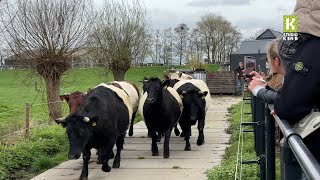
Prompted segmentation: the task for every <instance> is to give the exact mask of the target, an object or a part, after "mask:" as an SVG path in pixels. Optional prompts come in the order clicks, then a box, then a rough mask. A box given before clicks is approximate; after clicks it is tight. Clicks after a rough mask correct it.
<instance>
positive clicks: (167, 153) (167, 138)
mask: <svg viewBox="0 0 320 180" xmlns="http://www.w3.org/2000/svg"><path fill="white" fill-rule="evenodd" d="M172 129H173V127H170V128H169V129H168V130H167V131H166V132H165V135H164V136H165V138H164V143H163V158H165V159H167V158H169V157H170V148H169V141H170V136H171V132H172Z"/></svg>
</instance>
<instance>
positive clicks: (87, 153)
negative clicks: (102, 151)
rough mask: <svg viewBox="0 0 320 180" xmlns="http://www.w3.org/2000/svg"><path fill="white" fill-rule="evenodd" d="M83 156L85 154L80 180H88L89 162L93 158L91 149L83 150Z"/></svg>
mask: <svg viewBox="0 0 320 180" xmlns="http://www.w3.org/2000/svg"><path fill="white" fill-rule="evenodd" d="M82 154H83V166H82V171H81V175H80V177H79V179H80V180H87V179H88V174H89V170H88V163H89V160H90V157H91V152H90V148H85V150H83V152H82Z"/></svg>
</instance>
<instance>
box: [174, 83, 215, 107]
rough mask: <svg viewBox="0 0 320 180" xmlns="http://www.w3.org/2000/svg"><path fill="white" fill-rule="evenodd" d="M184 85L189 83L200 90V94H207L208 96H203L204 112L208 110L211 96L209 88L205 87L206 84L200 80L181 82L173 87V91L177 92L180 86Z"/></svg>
mask: <svg viewBox="0 0 320 180" xmlns="http://www.w3.org/2000/svg"><path fill="white" fill-rule="evenodd" d="M186 83H191V84H193V85H194V86H196V87H197V88H199V89H200V91H201V92H205V91H207V92H208V95H207V96H205V100H206V111H207V110H208V109H209V106H210V104H211V95H210V91H209V88H208V86H207V84H206V83H205V82H204V81H203V80H200V79H190V80H181V81H179V82H177V83H176V84H175V85H174V86H173V89H175V90H177V89H179V88H180V87H181V86H182V85H184V84H186Z"/></svg>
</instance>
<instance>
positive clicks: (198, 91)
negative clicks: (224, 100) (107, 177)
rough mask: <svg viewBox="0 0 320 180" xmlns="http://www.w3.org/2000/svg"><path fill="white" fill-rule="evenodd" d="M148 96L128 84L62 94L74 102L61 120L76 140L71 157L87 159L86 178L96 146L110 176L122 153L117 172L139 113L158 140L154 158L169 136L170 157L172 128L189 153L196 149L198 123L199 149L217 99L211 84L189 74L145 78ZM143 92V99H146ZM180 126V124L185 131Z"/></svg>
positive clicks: (154, 143)
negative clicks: (193, 144)
mask: <svg viewBox="0 0 320 180" xmlns="http://www.w3.org/2000/svg"><path fill="white" fill-rule="evenodd" d="M141 82H142V84H143V87H142V89H143V93H140V92H139V90H138V88H137V86H136V85H134V84H131V83H128V82H124V81H121V82H120V81H113V82H110V83H107V84H105V83H102V84H99V85H98V86H96V87H94V88H92V89H90V90H89V91H88V92H87V93H82V92H74V93H71V94H67V95H63V96H60V98H61V99H62V100H66V101H67V102H68V105H69V108H70V115H69V116H68V117H66V118H59V119H56V122H57V123H58V124H59V125H61V126H63V127H65V128H66V132H67V134H68V138H69V142H70V150H69V159H78V158H79V157H80V156H81V154H82V156H83V168H82V172H81V175H80V179H87V178H88V162H89V160H90V156H91V152H90V150H91V149H92V148H96V149H97V150H98V151H97V154H98V160H97V163H101V164H102V170H103V171H105V172H110V171H111V167H110V166H109V165H108V161H109V159H112V158H113V157H114V153H113V147H114V144H116V147H117V152H116V155H115V157H114V161H113V166H112V167H113V168H119V167H120V153H121V150H122V149H123V144H124V138H125V135H126V131H127V130H128V126H130V127H129V133H128V134H129V136H132V135H133V121H134V118H135V116H136V113H137V111H139V113H140V114H141V116H142V118H143V119H144V122H145V124H146V126H147V128H148V135H149V136H151V138H152V145H151V151H152V156H159V151H158V146H157V142H159V139H160V138H161V136H164V148H163V149H164V152H163V157H164V158H169V156H170V151H169V140H170V135H171V132H172V129H174V132H175V135H177V136H179V135H180V136H181V137H184V139H185V141H186V146H185V149H184V150H185V151H190V150H191V146H190V142H189V139H190V136H191V126H192V125H195V124H196V123H197V122H198V131H199V135H198V139H197V145H198V146H201V145H202V144H204V142H205V141H204V133H203V129H204V125H205V116H206V111H207V110H208V107H209V105H210V101H211V97H210V92H209V89H208V87H207V85H206V83H205V82H204V81H202V80H198V79H192V78H191V77H190V76H188V75H186V74H181V73H180V74H176V73H171V74H169V75H166V76H165V78H164V80H161V79H159V78H156V77H151V78H144V79H143V80H142V81H141ZM140 94H142V95H140ZM177 124H179V125H180V127H181V129H182V132H181V133H180V131H179V129H178V127H177Z"/></svg>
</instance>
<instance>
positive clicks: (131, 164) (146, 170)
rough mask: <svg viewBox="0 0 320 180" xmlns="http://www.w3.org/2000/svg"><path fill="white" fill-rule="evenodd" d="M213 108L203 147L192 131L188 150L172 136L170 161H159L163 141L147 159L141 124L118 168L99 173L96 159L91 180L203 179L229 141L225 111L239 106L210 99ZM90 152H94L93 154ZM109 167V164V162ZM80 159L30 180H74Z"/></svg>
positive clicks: (148, 149)
mask: <svg viewBox="0 0 320 180" xmlns="http://www.w3.org/2000/svg"><path fill="white" fill-rule="evenodd" d="M212 99H213V102H212V103H213V104H212V105H211V106H210V109H209V110H208V112H207V117H206V125H205V130H204V135H205V144H204V145H202V146H197V144H196V141H197V136H198V130H197V129H196V126H193V128H192V137H191V141H190V143H191V149H192V151H189V152H186V151H184V147H185V141H184V140H183V138H180V137H176V136H175V135H174V133H172V136H171V139H170V158H169V159H163V157H162V154H163V139H162V141H161V143H159V144H158V147H159V154H160V156H158V157H153V156H151V139H150V138H147V137H146V135H147V129H146V127H145V125H144V122H140V123H137V124H135V126H134V135H133V137H127V138H126V139H125V145H124V150H123V151H122V154H121V155H122V159H121V167H120V168H119V169H112V170H111V172H110V173H105V172H103V171H102V170H101V165H98V164H96V163H95V160H96V155H95V152H92V155H93V157H92V158H91V160H90V162H89V163H90V164H89V179H91V180H106V179H114V180H127V179H128V180H202V179H207V178H206V174H205V172H206V170H208V169H211V168H212V167H213V166H215V165H218V164H219V163H220V161H221V159H222V155H223V154H224V151H225V148H226V147H227V146H228V141H229V138H230V135H229V134H226V133H225V129H226V128H227V127H228V122H227V119H228V108H229V107H230V106H231V105H233V104H236V103H238V102H240V100H241V99H240V98H238V97H230V96H213V97H212ZM93 151H94V150H93ZM109 165H110V166H111V165H112V160H111V161H109ZM81 168H82V159H78V160H72V161H66V162H64V163H62V164H60V165H58V166H56V167H54V168H53V169H50V170H48V171H46V172H44V173H42V174H40V175H38V176H37V177H35V178H33V180H60V179H61V180H62V179H68V180H74V179H78V177H79V176H80V173H81Z"/></svg>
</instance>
